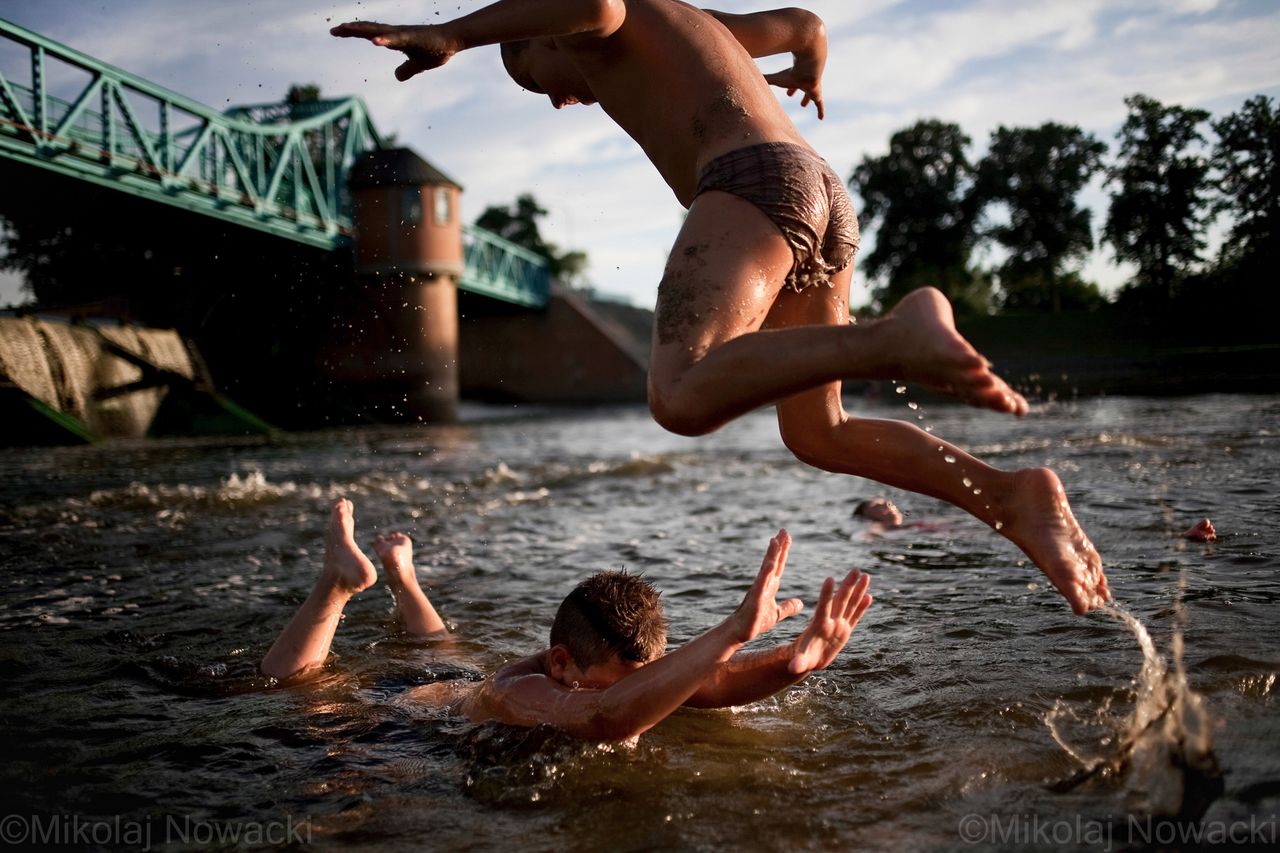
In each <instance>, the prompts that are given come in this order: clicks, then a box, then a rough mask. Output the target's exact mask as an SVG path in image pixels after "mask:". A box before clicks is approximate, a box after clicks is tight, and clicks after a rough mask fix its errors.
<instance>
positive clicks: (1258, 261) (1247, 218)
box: [1213, 95, 1280, 285]
mask: <svg viewBox="0 0 1280 853" xmlns="http://www.w3.org/2000/svg"><path fill="white" fill-rule="evenodd" d="M1213 129H1214V131H1215V132H1216V133H1217V134H1218V142H1217V144H1216V145H1215V146H1214V150H1213V166H1214V168H1216V169H1217V171H1218V175H1219V177H1218V193H1219V195H1218V197H1217V198H1216V199H1215V200H1214V202H1213V209H1214V211H1215V212H1217V213H1226V214H1228V215H1229V216H1230V218H1231V221H1232V225H1231V229H1230V231H1229V233H1228V235H1227V241H1226V244H1225V245H1224V246H1223V254H1224V258H1226V259H1230V260H1231V261H1232V262H1233V263H1232V265H1233V266H1236V267H1240V268H1241V269H1242V271H1247V273H1248V274H1249V275H1250V279H1251V281H1250V282H1248V283H1249V284H1254V285H1258V284H1261V280H1260V279H1258V277H1257V275H1256V273H1259V272H1262V271H1263V270H1264V269H1266V270H1269V271H1270V275H1274V274H1275V265H1276V263H1277V261H1280V111H1278V110H1277V109H1276V104H1275V101H1273V100H1272V99H1271V98H1268V97H1267V96H1265V95H1258V96H1256V97H1253V98H1250V99H1249V100H1247V101H1245V103H1244V106H1243V107H1241V108H1240V110H1239V112H1234V113H1231V114H1230V115H1228V116H1225V117H1223V118H1221V119H1219V120H1218V121H1216V122H1214V123H1213Z"/></svg>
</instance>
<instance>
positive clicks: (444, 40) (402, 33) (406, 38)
mask: <svg viewBox="0 0 1280 853" xmlns="http://www.w3.org/2000/svg"><path fill="white" fill-rule="evenodd" d="M329 34H330V35H335V36H338V37H339V38H362V39H368V40H369V41H371V42H373V43H374V44H376V45H378V46H379V47H389V48H391V49H392V50H398V51H400V52H401V53H403V54H404V55H405V56H407V57H408V59H406V60H405V61H404V62H403V63H401V64H400V66H399V67H397V68H396V79H397V80H400V81H404V80H408V79H409V78H410V77H412V76H413V75H415V74H418V73H420V72H422V71H429V70H431V69H432V68H439V67H440V66H441V65H444V64H445V63H446V62H448V61H449V58H450V57H451V56H453V55H454V54H455V53H457V52H458V50H459V47H458V45H457V44H456V43H454V41H453V40H452V39H451V38H449V37H448V36H447V35H446V33H445V32H444V30H443V28H441V27H435V26H430V25H424V26H413V27H397V26H392V25H390V24H375V23H373V22H371V21H352V22H350V23H347V24H339V25H338V26H336V27H334V28H333V29H331V30H329Z"/></svg>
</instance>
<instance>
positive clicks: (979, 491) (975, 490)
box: [973, 489, 982, 495]
mask: <svg viewBox="0 0 1280 853" xmlns="http://www.w3.org/2000/svg"><path fill="white" fill-rule="evenodd" d="M973 493H974V494H975V495H980V494H982V489H974V490H973Z"/></svg>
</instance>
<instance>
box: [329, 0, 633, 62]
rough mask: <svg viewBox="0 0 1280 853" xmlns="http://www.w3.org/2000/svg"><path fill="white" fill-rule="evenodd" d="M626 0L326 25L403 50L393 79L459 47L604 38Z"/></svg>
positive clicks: (537, 0) (544, 2) (504, 3)
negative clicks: (438, 20) (401, 22)
mask: <svg viewBox="0 0 1280 853" xmlns="http://www.w3.org/2000/svg"><path fill="white" fill-rule="evenodd" d="M626 16H627V6H626V3H625V2H624V0H498V2H497V3H491V4H489V5H488V6H485V7H483V8H480V9H477V10H476V11H474V12H472V13H470V14H468V15H463V16H462V17H461V18H455V19H454V20H452V21H447V22H445V23H443V24H424V25H421V26H394V25H391V24H377V23H373V22H370V21H352V22H350V23H346V24H339V25H338V26H336V27H334V28H333V29H331V30H329V32H330V33H331V34H332V35H335V36H339V37H341V38H363V39H368V40H369V41H371V42H373V43H374V44H376V45H378V46H380V47H389V48H391V49H393V50H399V51H402V52H403V53H404V54H405V56H406V57H408V58H407V59H406V61H405V62H404V63H403V64H401V65H400V67H398V68H397V69H396V79H397V80H402V81H403V80H408V79H409V78H410V77H412V76H414V75H415V74H417V73H419V72H421V71H427V70H429V69H432V68H439V67H440V66H441V65H444V64H445V63H446V62H448V61H449V58H450V57H451V56H453V55H454V54H455V53H457V52H458V51H460V50H467V49H469V48H473V47H480V46H482V45H488V44H498V43H500V42H505V41H519V40H522V39H531V38H539V37H543V36H587V37H598V38H604V37H607V36H609V35H612V34H613V33H614V32H616V31H617V29H618V27H620V26H622V21H623V19H625V18H626Z"/></svg>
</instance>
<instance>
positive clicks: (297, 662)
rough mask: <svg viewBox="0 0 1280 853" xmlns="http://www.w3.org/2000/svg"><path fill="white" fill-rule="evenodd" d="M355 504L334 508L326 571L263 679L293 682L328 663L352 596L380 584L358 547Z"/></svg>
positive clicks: (272, 653)
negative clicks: (294, 676)
mask: <svg viewBox="0 0 1280 853" xmlns="http://www.w3.org/2000/svg"><path fill="white" fill-rule="evenodd" d="M354 534H355V518H354V516H353V508H352V505H351V501H349V500H346V499H345V498H343V499H341V500H339V501H338V502H337V503H336V504H334V505H333V512H332V514H331V515H330V517H329V527H328V529H327V530H326V531H325V538H324V565H323V567H322V568H321V569H320V577H319V578H318V579H317V580H316V585H315V587H314V588H313V589H312V590H311V594H310V595H308V596H307V598H306V600H305V601H303V602H302V605H301V606H300V607H299V608H298V612H297V613H295V614H294V616H293V619H291V620H290V621H289V624H288V625H286V626H285V628H284V630H283V631H282V632H281V633H280V636H279V637H278V638H277V639H276V641H275V643H274V644H273V645H272V646H271V649H270V650H269V651H268V652H267V655H266V657H264V658H263V659H262V663H261V664H260V665H259V667H258V668H259V669H260V670H261V672H262V674H263V675H269V676H271V677H273V678H289V677H290V676H293V675H298V674H300V673H301V672H303V671H304V670H307V669H312V668H314V667H317V666H320V665H321V664H323V663H324V661H325V658H327V657H328V656H329V646H330V645H331V644H332V643H333V635H334V632H335V631H337V630H338V622H340V621H341V620H342V609H343V608H344V607H346V605H347V602H348V601H350V600H351V596H353V595H355V594H356V593H357V592H359V591H360V590H362V589H365V588H367V587H368V586H369V585H370V584H372V583H373V582H374V580H376V579H377V576H378V575H377V572H376V571H375V570H374V568H373V564H372V563H370V562H369V558H368V557H366V556H365V555H364V554H363V553H361V551H360V549H359V548H358V547H356V542H355V538H354Z"/></svg>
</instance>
